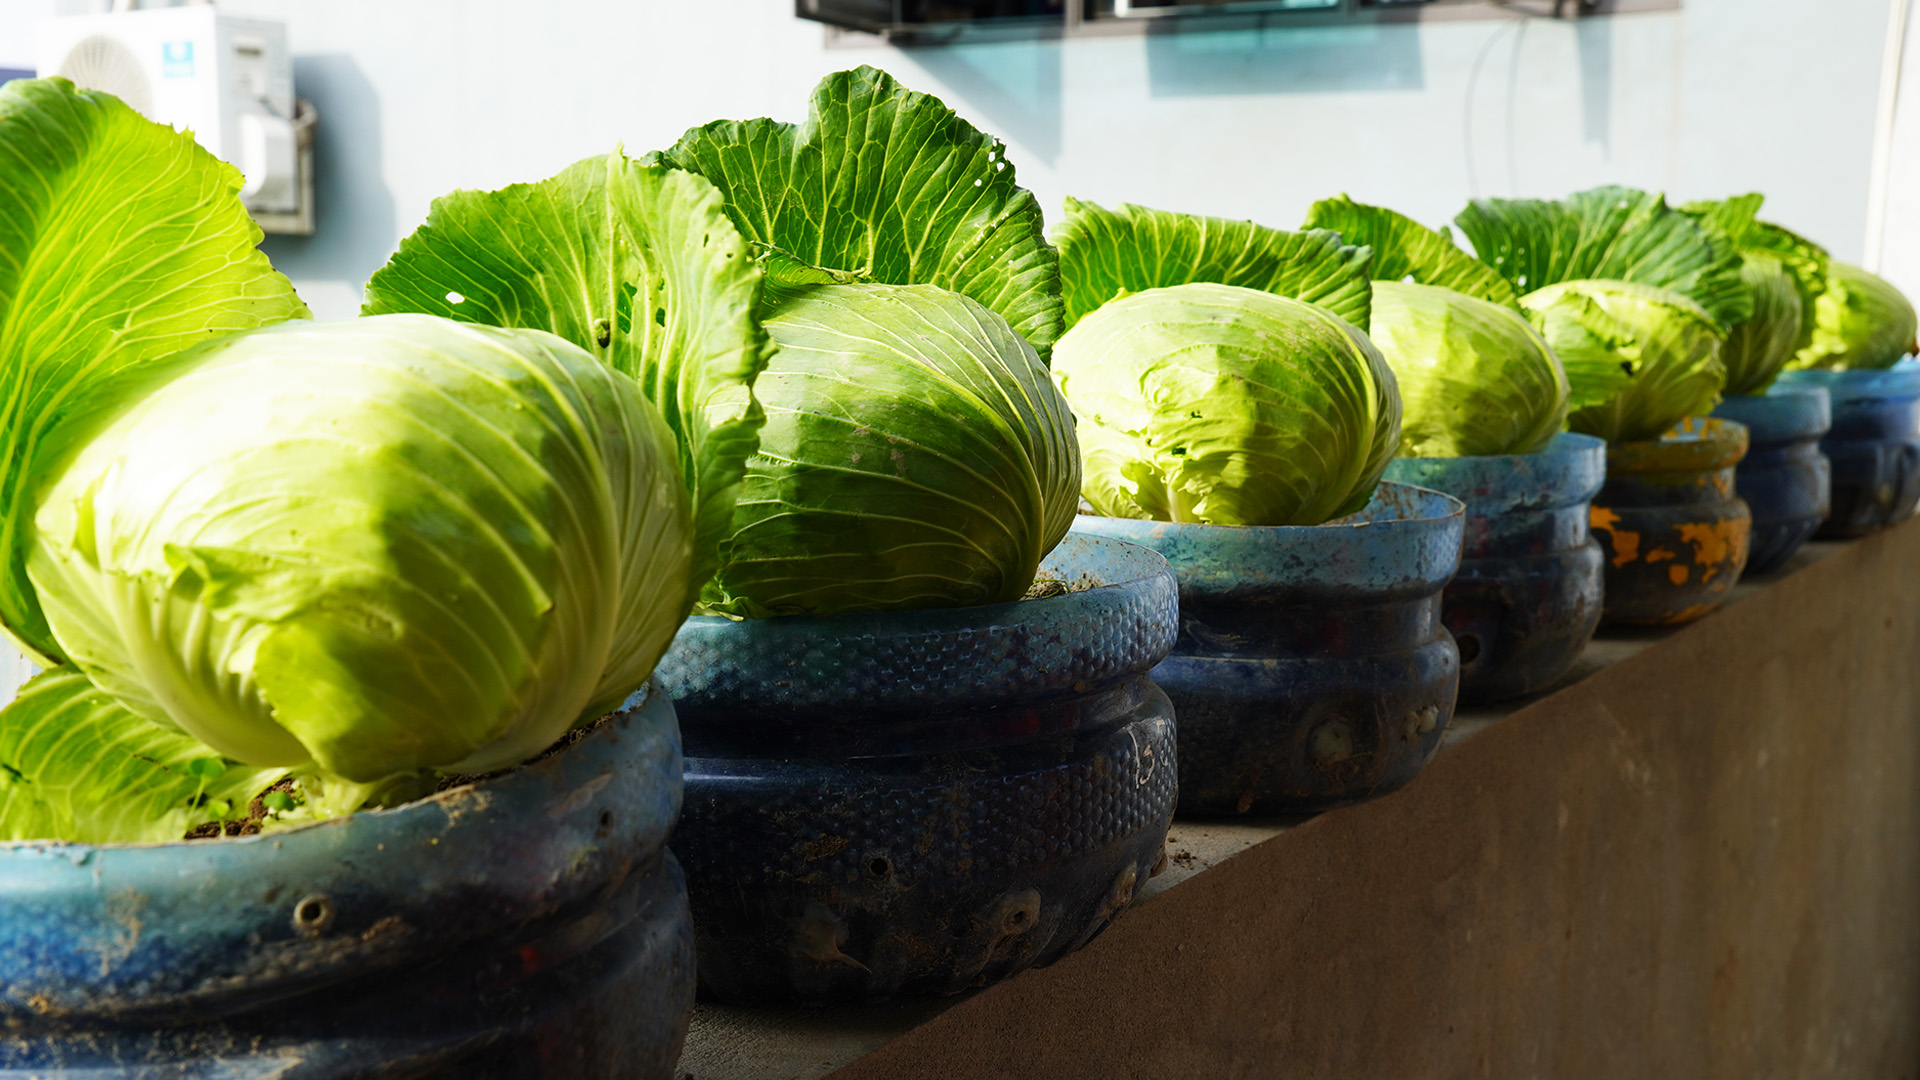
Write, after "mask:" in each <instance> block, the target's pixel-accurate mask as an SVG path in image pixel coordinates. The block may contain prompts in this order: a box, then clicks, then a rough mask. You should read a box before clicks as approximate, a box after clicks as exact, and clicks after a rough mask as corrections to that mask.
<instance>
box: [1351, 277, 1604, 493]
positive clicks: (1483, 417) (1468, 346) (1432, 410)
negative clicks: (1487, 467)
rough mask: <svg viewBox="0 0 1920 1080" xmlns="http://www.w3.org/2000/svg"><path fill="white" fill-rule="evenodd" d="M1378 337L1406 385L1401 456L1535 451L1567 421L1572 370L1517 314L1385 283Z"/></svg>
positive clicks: (1378, 298)
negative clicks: (1565, 368) (1567, 369)
mask: <svg viewBox="0 0 1920 1080" xmlns="http://www.w3.org/2000/svg"><path fill="white" fill-rule="evenodd" d="M1371 337H1372V339H1373V342H1374V344H1375V345H1377V346H1379V349H1380V353H1381V355H1382V356H1384V357H1385V358H1386V361H1387V363H1388V365H1389V366H1391V367H1392V368H1393V374H1394V378H1395V381H1396V382H1397V383H1398V384H1399V387H1400V400H1401V407H1402V410H1403V416H1402V420H1401V424H1400V454H1401V456H1404V457H1467V456H1480V455H1492V454H1531V453H1534V452H1535V451H1538V450H1541V449H1543V448H1545V447H1546V445H1547V444H1548V443H1549V442H1552V441H1553V437H1554V435H1556V434H1557V433H1559V431H1560V429H1561V427H1562V426H1564V425H1565V423H1566V418H1567V395H1568V384H1567V376H1566V373H1565V372H1564V371H1562V370H1561V368H1560V361H1559V360H1558V359H1556V358H1555V357H1554V355H1553V352H1552V350H1551V349H1549V348H1548V347H1547V343H1546V340H1545V339H1543V338H1542V337H1541V336H1540V334H1539V332H1538V331H1536V330H1535V329H1534V328H1533V327H1532V326H1531V325H1530V324H1529V323H1528V322H1527V320H1525V319H1523V318H1521V317H1520V315H1519V314H1517V313H1516V312H1515V311H1514V310H1513V309H1512V308H1509V307H1503V306H1501V305H1499V304H1495V303H1490V302H1488V301H1486V300H1478V299H1475V298H1473V297H1471V296H1466V295H1463V294H1461V293H1458V292H1455V291H1453V290H1452V289H1445V288H1439V287H1437V286H1433V285H1410V284H1403V283H1400V282H1397V281H1381V282H1377V283H1375V285H1374V287H1373V333H1372V335H1371Z"/></svg>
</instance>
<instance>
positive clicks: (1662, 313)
mask: <svg viewBox="0 0 1920 1080" xmlns="http://www.w3.org/2000/svg"><path fill="white" fill-rule="evenodd" d="M1520 305H1521V306H1522V307H1524V308H1526V309H1527V312H1528V313H1529V315H1530V317H1531V318H1532V319H1533V324H1534V325H1535V326H1536V327H1538V328H1539V330H1540V333H1541V334H1542V335H1543V336H1544V337H1545V338H1546V339H1547V344H1548V345H1549V346H1551V347H1552V349H1553V351H1554V354H1555V355H1556V356H1558V357H1560V362H1561V364H1562V365H1563V366H1564V367H1565V368H1566V371H1567V381H1568V383H1569V384H1571V386H1572V390H1573V399H1574V401H1575V403H1576V405H1577V406H1579V407H1576V408H1575V409H1574V410H1573V412H1572V413H1570V414H1569V415H1568V417H1567V426H1568V427H1569V428H1571V429H1572V430H1574V431H1578V432H1582V433H1584V434H1587V435H1597V436H1599V437H1600V438H1603V439H1606V440H1608V441H1609V442H1639V441H1643V440H1648V439H1658V438H1659V437H1660V436H1661V435H1662V434H1664V433H1665V432H1666V431H1667V429H1668V428H1671V427H1673V425H1675V424H1677V423H1679V422H1680V421H1682V420H1684V419H1686V418H1687V417H1689V416H1701V415H1704V414H1706V413H1707V412H1708V411H1709V410H1711V409H1712V408H1713V406H1714V405H1715V403H1717V402H1718V401H1719V400H1720V389H1721V387H1722V386H1724V385H1725V384H1726V379H1727V369H1726V368H1725V366H1723V365H1722V364H1721V362H1720V347H1721V342H1722V341H1723V339H1724V336H1725V335H1724V332H1723V331H1722V330H1721V329H1720V324H1719V323H1717V322H1715V321H1714V319H1713V316H1711V315H1708V314H1707V312H1706V309H1705V308H1702V307H1701V306H1700V305H1699V304H1696V303H1694V302H1693V301H1692V300H1689V299H1687V298H1686V297H1685V296H1682V295H1680V294H1679V293H1677V292H1673V291H1671V290H1669V289H1663V288H1659V287H1656V286H1652V285H1638V284H1634V283H1632V282H1627V281H1565V282H1561V283H1559V284H1557V285H1549V286H1547V287H1546V288H1544V289H1539V290H1537V291H1535V292H1531V293H1528V294H1527V295H1525V296H1522V297H1521V298H1520ZM1623 376H1624V377H1625V382H1624V384H1622V383H1621V379H1622V377H1623ZM1615 387H1617V389H1613V388H1615ZM1596 388H1609V389H1608V391H1607V396H1605V397H1599V395H1598V394H1597V393H1596ZM1596 398H1598V400H1596ZM1581 402H1590V403H1589V404H1585V405H1580V404H1579V403H1581Z"/></svg>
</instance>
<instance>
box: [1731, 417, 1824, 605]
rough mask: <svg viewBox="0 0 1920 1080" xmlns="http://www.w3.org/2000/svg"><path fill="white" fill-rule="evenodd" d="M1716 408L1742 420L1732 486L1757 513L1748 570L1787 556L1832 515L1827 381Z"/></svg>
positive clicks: (1765, 568)
mask: <svg viewBox="0 0 1920 1080" xmlns="http://www.w3.org/2000/svg"><path fill="white" fill-rule="evenodd" d="M1713 415H1714V416H1716V417H1718V418H1720V419H1722V420H1731V421H1733V422H1734V423H1736V424H1743V425H1745V426H1746V429H1747V438H1748V445H1747V456H1746V457H1744V458H1742V459H1741V460H1740V465H1739V467H1738V468H1736V469H1735V470H1734V476H1733V486H1734V490H1735V491H1736V492H1738V493H1739V495H1740V498H1741V499H1743V500H1744V501H1745V502H1746V504H1747V508H1748V509H1749V510H1751V511H1752V512H1753V538H1752V540H1751V542H1750V543H1749V546H1748V550H1747V568H1746V571H1745V573H1746V574H1747V575H1753V574H1764V573H1767V572H1768V571H1770V570H1773V569H1775V568H1776V567H1778V566H1779V565H1780V564H1781V563H1784V562H1786V561H1787V559H1788V558H1789V557H1791V556H1792V555H1793V553H1794V552H1796V551H1798V550H1800V545H1801V544H1804V543H1806V542H1807V540H1808V539H1810V538H1811V537H1812V536H1813V534H1814V531H1815V530H1817V529H1819V528H1820V523H1821V522H1823V521H1825V520H1826V519H1827V512H1828V509H1829V506H1830V503H1831V500H1832V488H1833V470H1832V467H1831V466H1830V465H1829V464H1828V462H1827V455H1825V454H1823V453H1821V452H1820V439H1821V437H1822V436H1824V435H1825V434H1826V433H1827V430H1828V429H1829V428H1831V427H1832V426H1833V416H1832V413H1831V411H1830V410H1829V408H1828V404H1827V392H1826V390H1825V388H1823V387H1818V386H1804V387H1797V386H1776V387H1774V388H1773V389H1772V390H1770V391H1768V392H1767V393H1765V394H1752V395H1746V396H1741V397H1730V398H1727V399H1726V400H1724V401H1722V402H1721V403H1720V405H1719V407H1718V408H1716V409H1714V410H1713Z"/></svg>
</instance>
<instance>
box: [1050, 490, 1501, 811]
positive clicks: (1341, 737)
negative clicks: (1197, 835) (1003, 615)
mask: <svg viewBox="0 0 1920 1080" xmlns="http://www.w3.org/2000/svg"><path fill="white" fill-rule="evenodd" d="M1463 517H1464V508H1463V507H1462V505H1461V503H1460V502H1459V501H1458V500H1456V499H1454V498H1451V497H1449V496H1446V495H1442V494H1440V493H1438V492H1433V491H1427V490H1425V489H1422V488H1417V487H1412V486H1410V485H1407V484H1396V483H1391V482H1389V483H1383V484H1381V485H1380V488H1379V490H1378V492H1376V493H1375V495H1374V499H1373V501H1372V502H1371V503H1369V504H1368V506H1367V508H1366V509H1365V510H1362V511H1361V512H1360V513H1358V514H1355V515H1353V516H1351V517H1347V518H1342V519H1340V520H1339V521H1337V522H1329V523H1327V524H1325V525H1315V526H1306V527H1291V526H1276V527H1234V526H1218V525H1187V524H1179V523H1173V522H1161V521H1133V520H1127V519H1123V518H1105V517H1092V516H1087V515H1082V516H1081V517H1080V519H1079V520H1078V521H1076V522H1075V523H1074V528H1075V530H1077V531H1082V532H1088V533H1098V534H1103V535H1109V536H1117V537H1120V538H1122V539H1126V540H1132V541H1134V542H1136V543H1140V544H1144V545H1146V546H1148V547H1151V548H1153V549H1155V550H1156V551H1159V552H1160V553H1161V554H1163V555H1165V556H1166V557H1167V561H1168V563H1170V564H1171V565H1172V566H1173V569H1174V573H1175V574H1176V575H1177V576H1178V577H1179V579H1180V639H1179V643H1178V644H1177V645H1176V646H1175V647H1174V651H1173V655H1172V656H1170V657H1168V658H1167V660H1166V661H1165V662H1164V663H1162V664H1161V665H1160V666H1159V667H1157V668H1155V669H1154V672H1153V678H1154V681H1155V682H1156V683H1158V684H1160V686H1161V687H1162V688H1163V689H1164V690H1166V692H1167V695H1168V696H1169V697H1170V698H1172V699H1173V703H1174V709H1175V711H1176V714H1177V715H1178V716H1179V718H1180V810H1181V813H1183V814H1207V815H1217V814H1248V813H1261V814H1273V813H1295V812H1307V811H1313V810H1323V809H1327V808H1329V807H1333V806H1340V805H1344V804H1347V803H1351V802H1357V801H1359V800H1361V799H1366V798H1370V797H1372V796H1375V795H1380V794H1384V793H1386V792H1389V791H1392V790H1394V789H1396V788H1399V787H1401V786H1403V785H1404V784H1406V783H1407V782H1408V781H1410V780H1412V779H1413V777H1414V776H1415V775H1416V774H1417V773H1418V772H1419V771H1420V769H1421V768H1422V767H1423V766H1424V765H1425V764H1426V762H1427V760H1428V759H1429V758H1431V757H1432V756H1433V752H1434V751H1435V750H1436V749H1438V748H1439V745H1440V737H1441V735H1442V734H1443V733H1444V732H1445V729H1446V726H1447V723H1448V721H1450V720H1451V719H1452V717H1453V707H1454V699H1455V695H1456V692H1457V691H1458V689H1459V682H1460V657H1459V653H1458V651H1457V650H1456V649H1455V647H1454V643H1453V638H1452V637H1451V636H1450V635H1449V634H1448V633H1447V631H1446V628H1445V627H1444V626H1443V625H1442V624H1441V622H1440V590H1441V588H1442V587H1443V586H1444V585H1446V583H1447V580H1448V579H1449V578H1451V577H1452V576H1453V573H1454V570H1455V569H1456V568H1457V567H1458V566H1459V564H1460V540H1461V532H1462V525H1463Z"/></svg>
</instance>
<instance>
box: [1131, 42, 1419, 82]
mask: <svg viewBox="0 0 1920 1080" xmlns="http://www.w3.org/2000/svg"><path fill="white" fill-rule="evenodd" d="M1153 29H1154V32H1153V33H1150V34H1148V35H1147V78H1148V83H1149V87H1150V90H1151V92H1152V94H1153V96H1154V97H1182V96H1186V95H1195V94H1320V93H1337V92H1340V91H1353V90H1419V89H1421V88H1423V87H1424V86H1425V84H1426V73H1425V70H1424V68H1423V67H1422V65H1421V59H1420V34H1419V28H1418V26H1417V25H1414V24H1408V25H1403V26H1310V27H1309V26H1302V27H1281V28H1274V27H1263V28H1260V29H1252V30H1213V31H1199V32H1192V31H1179V30H1172V29H1166V30H1162V29H1161V28H1159V27H1155V28H1153Z"/></svg>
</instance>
